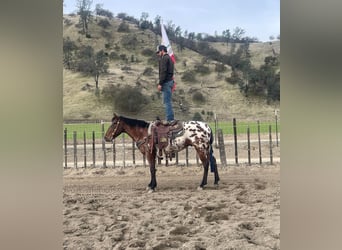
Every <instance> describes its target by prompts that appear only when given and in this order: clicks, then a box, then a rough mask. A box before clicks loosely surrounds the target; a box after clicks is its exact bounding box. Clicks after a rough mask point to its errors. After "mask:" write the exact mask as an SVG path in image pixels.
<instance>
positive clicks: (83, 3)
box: [77, 0, 93, 35]
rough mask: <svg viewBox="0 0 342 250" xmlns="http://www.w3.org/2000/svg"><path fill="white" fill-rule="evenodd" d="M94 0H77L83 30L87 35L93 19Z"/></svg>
mask: <svg viewBox="0 0 342 250" xmlns="http://www.w3.org/2000/svg"><path fill="white" fill-rule="evenodd" d="M92 3H93V1H92V0H77V8H78V12H77V14H78V15H79V16H80V23H81V25H82V32H83V34H85V35H88V24H89V22H90V21H91V18H92V14H91V10H90V9H91V5H92Z"/></svg>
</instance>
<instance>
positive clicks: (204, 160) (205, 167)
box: [197, 151, 209, 188]
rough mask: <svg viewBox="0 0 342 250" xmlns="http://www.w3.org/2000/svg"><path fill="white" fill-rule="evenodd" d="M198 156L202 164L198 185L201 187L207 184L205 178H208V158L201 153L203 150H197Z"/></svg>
mask: <svg viewBox="0 0 342 250" xmlns="http://www.w3.org/2000/svg"><path fill="white" fill-rule="evenodd" d="M197 153H198V155H199V158H200V159H201V161H202V164H203V179H202V182H201V185H200V187H201V188H203V187H204V186H205V185H207V180H208V169H209V160H208V158H207V157H206V156H205V155H204V154H203V152H199V151H197Z"/></svg>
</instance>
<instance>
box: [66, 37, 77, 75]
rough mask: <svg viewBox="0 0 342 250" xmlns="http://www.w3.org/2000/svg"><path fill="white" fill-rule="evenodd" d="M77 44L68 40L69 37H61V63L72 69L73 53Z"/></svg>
mask: <svg viewBox="0 0 342 250" xmlns="http://www.w3.org/2000/svg"><path fill="white" fill-rule="evenodd" d="M76 50H77V46H76V44H75V42H74V41H71V40H70V37H67V38H63V63H64V66H65V67H66V68H67V69H72V68H73V67H74V66H73V60H75V53H76Z"/></svg>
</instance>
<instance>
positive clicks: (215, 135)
mask: <svg viewBox="0 0 342 250" xmlns="http://www.w3.org/2000/svg"><path fill="white" fill-rule="evenodd" d="M217 125H218V124H217V116H216V113H215V148H217V147H218V146H217Z"/></svg>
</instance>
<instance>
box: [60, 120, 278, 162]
mask: <svg viewBox="0 0 342 250" xmlns="http://www.w3.org/2000/svg"><path fill="white" fill-rule="evenodd" d="M109 125H110V123H109V122H104V121H98V122H96V123H95V126H94V122H92V123H88V124H87V123H82V124H80V123H74V124H70V123H69V124H68V126H65V128H64V143H63V151H64V159H63V166H64V168H88V167H112V168H115V167H130V166H144V167H146V166H148V162H147V160H146V158H145V156H144V155H142V154H141V153H140V151H139V149H138V148H137V147H136V145H135V142H134V141H133V140H132V139H131V138H130V137H129V136H127V135H126V134H121V135H120V136H118V137H117V138H116V139H115V140H114V141H113V142H112V143H107V142H104V140H103V139H102V138H103V137H104V133H105V129H106V128H107V127H108V126H109ZM211 126H212V129H213V131H214V133H215V138H214V143H213V145H214V155H215V157H216V160H217V164H218V165H219V166H222V167H225V166H229V165H240V164H248V165H251V164H274V163H275V162H280V123H279V121H278V117H277V116H276V117H275V121H271V122H259V121H256V122H253V123H243V122H237V120H236V119H235V118H234V119H233V121H232V122H219V121H217V120H215V122H214V124H212V125H211ZM158 164H164V165H171V164H172V165H173V164H175V165H176V166H189V165H190V164H197V165H200V164H201V162H200V161H199V158H198V156H197V153H196V150H195V149H194V148H193V147H188V148H185V149H184V150H182V151H180V152H178V153H176V155H175V158H174V159H172V161H170V160H169V159H163V160H162V161H160V160H159V161H158Z"/></svg>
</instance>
